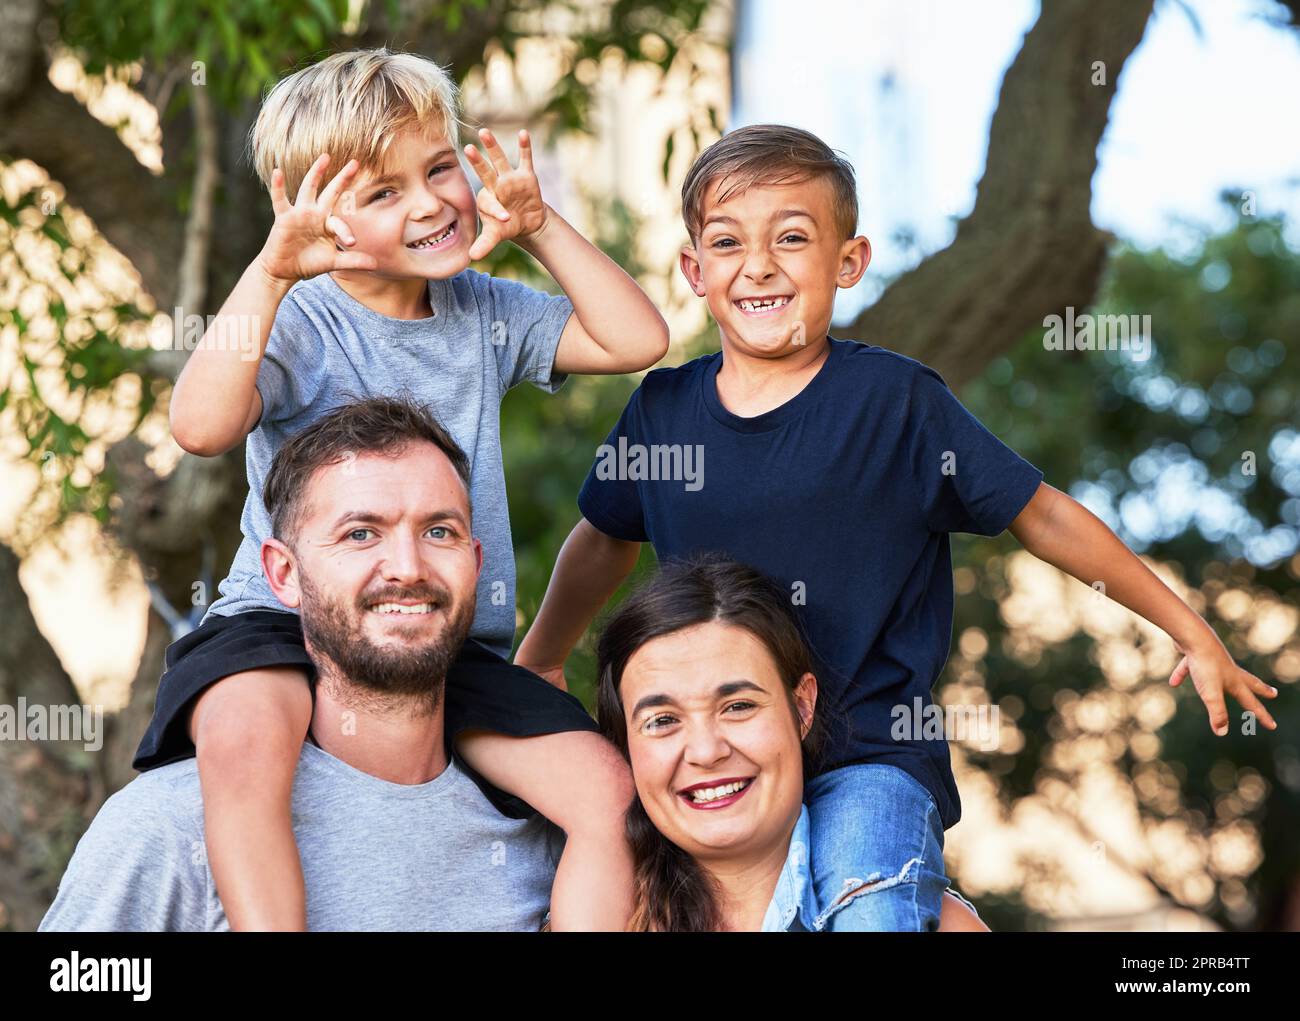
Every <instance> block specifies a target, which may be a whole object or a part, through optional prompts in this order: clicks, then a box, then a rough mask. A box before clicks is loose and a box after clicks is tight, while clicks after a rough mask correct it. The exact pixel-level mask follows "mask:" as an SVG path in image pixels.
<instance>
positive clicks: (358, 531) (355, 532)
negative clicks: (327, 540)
mask: <svg viewBox="0 0 1300 1021" xmlns="http://www.w3.org/2000/svg"><path fill="white" fill-rule="evenodd" d="M369 532H370V529H368V528H354V529H352V531H350V532H349V533H348V538H349V539H356V536H357V535H366V534H369ZM356 541H357V542H365V541H366V540H365V539H356Z"/></svg>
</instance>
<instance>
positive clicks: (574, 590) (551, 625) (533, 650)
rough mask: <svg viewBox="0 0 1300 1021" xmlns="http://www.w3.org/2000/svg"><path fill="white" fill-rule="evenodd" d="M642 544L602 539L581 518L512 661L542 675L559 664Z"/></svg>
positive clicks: (633, 562)
mask: <svg viewBox="0 0 1300 1021" xmlns="http://www.w3.org/2000/svg"><path fill="white" fill-rule="evenodd" d="M640 551H641V544H640V543H637V542H626V541H624V540H622V539H615V538H612V537H611V536H608V535H605V534H604V533H603V532H601V531H600V530H598V529H597V528H596V527H595V526H594V525H592V524H591V523H590V522H588V521H587V519H586V518H583V519H582V520H580V521H579V522H578V524H577V526H576V527H575V528H574V529H573V531H572V532H570V533H569V537H568V539H566V540H565V541H564V545H563V547H561V549H560V555H559V556H558V557H557V558H556V560H555V570H554V571H553V572H552V574H551V581H550V584H549V585H547V587H546V595H545V596H544V597H543V599H542V605H541V607H540V608H539V609H538V611H537V618H536V620H534V621H533V626H532V627H531V628H529V629H528V634H527V635H525V636H524V640H523V641H522V642H521V643H520V645H519V652H518V653H517V654H516V655H515V662H516V663H519V664H520V665H522V666H527V667H529V668H531V669H534V670H538V671H539V672H541V670H543V669H554V668H556V667H561V666H563V665H564V661H565V660H566V659H568V657H569V653H570V652H572V651H573V647H574V646H575V645H577V644H578V641H579V640H580V639H581V638H582V636H583V634H584V633H585V632H586V630H587V627H588V626H589V625H590V624H591V622H592V620H593V619H594V618H595V616H596V614H597V613H599V612H600V611H601V609H602V608H603V607H604V605H605V604H606V603H607V602H608V601H609V597H610V596H612V595H613V594H614V591H615V590H616V589H617V588H618V587H619V585H621V584H622V583H623V580H624V579H625V578H626V577H627V576H628V575H629V574H631V573H632V569H633V568H634V567H636V562H637V557H638V555H639V554H640Z"/></svg>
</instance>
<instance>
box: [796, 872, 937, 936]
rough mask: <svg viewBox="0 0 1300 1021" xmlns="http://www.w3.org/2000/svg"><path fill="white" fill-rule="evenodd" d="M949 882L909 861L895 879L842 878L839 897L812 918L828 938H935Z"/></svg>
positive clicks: (890, 875)
mask: <svg viewBox="0 0 1300 1021" xmlns="http://www.w3.org/2000/svg"><path fill="white" fill-rule="evenodd" d="M947 886H948V880H947V879H946V878H945V877H944V876H943V875H942V873H937V872H935V871H934V870H932V869H929V868H927V867H926V865H925V861H924V859H922V858H912V859H910V860H909V861H907V862H906V863H905V864H904V865H903V867H902V868H901V869H899V870H898V872H896V873H889V872H881V871H876V872H870V873H864V874H863V875H861V876H852V875H850V876H845V877H844V878H843V880H842V881H841V885H840V890H839V894H838V895H837V896H836V897H835V898H834V899H833V900H831V901H830V903H829V904H827V905H826V907H825V908H824V909H823V910H822V912H821V914H820V915H818V917H817V922H816V926H815V928H816V929H817V930H818V931H828V932H936V931H938V929H939V910H940V905H941V904H942V898H943V891H944V890H945V889H946V888H947Z"/></svg>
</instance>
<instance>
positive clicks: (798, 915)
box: [759, 805, 818, 932]
mask: <svg viewBox="0 0 1300 1021" xmlns="http://www.w3.org/2000/svg"><path fill="white" fill-rule="evenodd" d="M809 825H810V824H809V822H808V806H807V805H801V806H800V808H799V821H798V822H797V823H795V824H794V833H793V834H792V835H791V837H790V850H789V852H788V853H787V854H786V857H785V864H784V865H783V866H781V875H780V877H779V878H778V879H777V881H776V890H775V892H774V893H773V894H772V901H771V903H770V904H768V906H767V914H765V915H764V916H763V928H762V929H761V930H759V931H760V932H811V931H813V930H814V928H815V927H814V922H815V921H816V919H817V915H818V910H817V898H816V894H815V891H814V889H813V878H812V863H811V861H810V859H809V857H808V848H809V847H811V846H812V845H811V843H810V842H809V839H808V830H809Z"/></svg>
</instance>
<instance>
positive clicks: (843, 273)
mask: <svg viewBox="0 0 1300 1021" xmlns="http://www.w3.org/2000/svg"><path fill="white" fill-rule="evenodd" d="M870 263H871V242H870V241H868V240H867V239H866V236H865V235H863V234H859V235H858V236H857V237H855V238H851V239H850V240H848V241H845V242H844V247H843V248H841V249H840V271H839V273H838V275H837V276H836V277H835V286H836V287H852V286H853V285H854V284H856V283H857V282H858V281H859V280H861V279H862V274H863V273H865V272H866V271H867V266H868V265H870Z"/></svg>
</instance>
